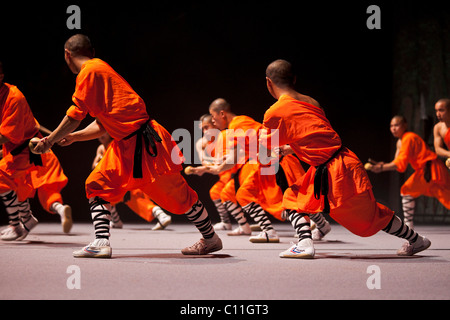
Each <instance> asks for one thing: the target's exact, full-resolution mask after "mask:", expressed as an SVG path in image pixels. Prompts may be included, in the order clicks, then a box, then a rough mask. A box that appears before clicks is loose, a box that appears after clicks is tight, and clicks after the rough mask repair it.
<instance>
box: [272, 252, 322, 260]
mask: <svg viewBox="0 0 450 320" xmlns="http://www.w3.org/2000/svg"><path fill="white" fill-rule="evenodd" d="M280 258H288V259H314V255H310V254H308V253H302V254H296V255H281V254H280Z"/></svg>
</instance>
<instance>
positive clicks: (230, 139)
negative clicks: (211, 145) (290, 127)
mask: <svg viewBox="0 0 450 320" xmlns="http://www.w3.org/2000/svg"><path fill="white" fill-rule="evenodd" d="M261 126H262V125H261V123H259V122H257V121H255V120H253V119H252V118H250V117H247V116H236V117H234V118H233V120H232V121H231V122H230V123H229V125H228V129H227V130H223V131H222V132H221V134H220V135H219V139H218V141H217V148H216V157H217V159H219V161H220V160H221V159H223V157H224V156H225V155H227V154H228V153H229V152H230V150H233V149H234V148H235V146H238V150H239V149H240V150H241V152H240V155H239V156H238V161H237V163H236V164H235V165H234V167H233V168H231V169H230V170H227V171H228V172H230V173H231V174H238V177H237V180H238V181H239V184H240V185H241V184H242V183H243V182H244V180H245V178H246V177H247V176H248V175H249V174H251V172H252V171H253V170H256V169H257V168H258V164H257V162H256V159H253V157H255V155H256V153H257V152H256V150H250V148H249V147H250V146H252V147H254V146H257V144H258V130H259V129H260V128H261ZM251 157H252V159H251ZM233 161H234V160H233ZM220 198H221V200H222V202H226V201H231V202H234V203H237V199H236V187H235V179H233V178H231V179H230V180H229V181H228V182H227V183H226V184H225V186H224V187H223V189H222V192H221V195H220Z"/></svg>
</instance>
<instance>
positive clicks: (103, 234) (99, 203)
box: [89, 197, 111, 239]
mask: <svg viewBox="0 0 450 320" xmlns="http://www.w3.org/2000/svg"><path fill="white" fill-rule="evenodd" d="M89 206H90V211H91V216H92V222H93V223H94V229H95V238H96V239H109V237H110V233H109V223H110V221H111V204H110V203H109V202H107V201H105V200H103V199H101V198H99V197H95V198H93V199H90V201H89Z"/></svg>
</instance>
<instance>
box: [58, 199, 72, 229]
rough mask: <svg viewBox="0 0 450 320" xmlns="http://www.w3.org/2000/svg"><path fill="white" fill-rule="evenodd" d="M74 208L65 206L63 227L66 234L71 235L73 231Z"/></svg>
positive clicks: (62, 220)
mask: <svg viewBox="0 0 450 320" xmlns="http://www.w3.org/2000/svg"><path fill="white" fill-rule="evenodd" d="M72 224H73V221H72V208H71V207H70V206H69V205H67V204H66V205H64V207H63V212H62V215H61V225H62V228H63V232H64V233H69V232H70V230H71V229H72Z"/></svg>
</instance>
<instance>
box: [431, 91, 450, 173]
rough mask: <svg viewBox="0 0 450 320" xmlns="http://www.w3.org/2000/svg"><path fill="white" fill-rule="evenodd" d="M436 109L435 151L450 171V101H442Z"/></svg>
mask: <svg viewBox="0 0 450 320" xmlns="http://www.w3.org/2000/svg"><path fill="white" fill-rule="evenodd" d="M434 109H435V110H436V117H437V119H438V121H439V122H438V123H436V125H435V126H434V129H433V135H434V149H435V150H436V154H437V155H438V156H439V157H442V158H444V160H445V164H446V165H447V167H448V168H449V169H450V99H440V100H439V101H438V102H436V104H435V106H434Z"/></svg>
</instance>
